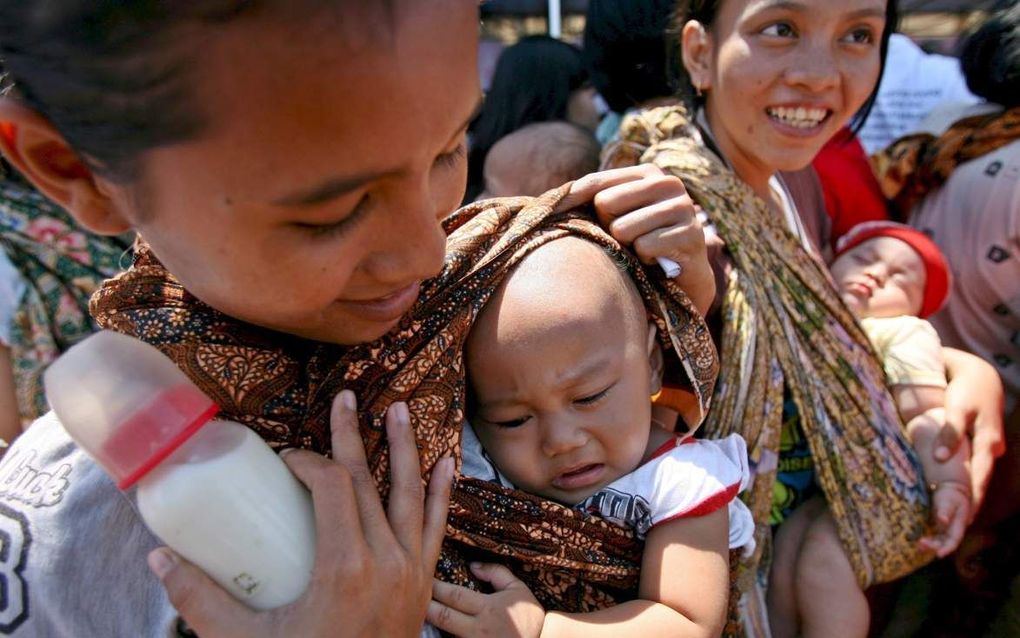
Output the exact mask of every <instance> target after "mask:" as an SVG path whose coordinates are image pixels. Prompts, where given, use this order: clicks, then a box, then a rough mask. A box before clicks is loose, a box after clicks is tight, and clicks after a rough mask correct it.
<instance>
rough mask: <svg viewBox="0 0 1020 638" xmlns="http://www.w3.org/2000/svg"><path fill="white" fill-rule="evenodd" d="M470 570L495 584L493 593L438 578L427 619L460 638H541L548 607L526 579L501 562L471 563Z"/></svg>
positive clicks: (433, 588)
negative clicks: (523, 579) (490, 637)
mask: <svg viewBox="0 0 1020 638" xmlns="http://www.w3.org/2000/svg"><path fill="white" fill-rule="evenodd" d="M471 572H472V573H473V574H474V575H475V576H477V577H478V578H479V579H481V580H484V581H485V582H487V583H490V584H491V585H492V588H493V589H494V590H495V592H494V593H491V594H483V593H480V592H476V591H474V590H471V589H468V588H467V587H460V586H459V585H451V584H449V583H444V582H443V581H440V580H437V581H435V583H434V585H433V587H432V602H431V603H430V604H429V612H428V621H429V622H430V623H432V624H433V625H435V626H436V627H438V628H440V629H442V630H443V631H446V632H449V633H451V634H453V635H454V636H459V637H461V638H474V637H475V636H478V637H482V636H500V637H503V638H511V637H513V638H538V637H539V636H540V635H541V634H542V625H543V624H544V623H545V610H544V609H542V605H540V604H539V602H538V601H537V600H536V599H535V596H534V595H533V594H532V593H531V590H530V589H528V586H527V585H525V584H524V582H523V581H521V580H519V579H518V578H517V577H516V576H514V575H513V573H511V572H510V570H509V569H507V568H506V567H503V566H502V565H493V564H488V563H485V564H483V563H472V564H471Z"/></svg>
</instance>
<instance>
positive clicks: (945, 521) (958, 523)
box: [921, 481, 971, 558]
mask: <svg viewBox="0 0 1020 638" xmlns="http://www.w3.org/2000/svg"><path fill="white" fill-rule="evenodd" d="M931 500H932V506H931V511H932V517H933V518H934V521H933V524H934V527H935V532H936V533H935V535H934V536H925V537H924V538H922V539H921V546H922V547H924V548H925V549H929V550H931V551H933V552H935V554H936V555H937V556H938V557H939V558H943V557H945V556H948V555H949V554H950V553H952V552H953V550H955V549H956V547H957V546H958V545H959V544H960V541H961V540H963V532H964V531H965V530H966V528H967V521H969V520H970V506H971V491H970V485H968V484H966V483H962V482H959V481H942V482H941V483H939V484H938V485H937V487H936V488H935V491H934V492H933V493H932V497H931Z"/></svg>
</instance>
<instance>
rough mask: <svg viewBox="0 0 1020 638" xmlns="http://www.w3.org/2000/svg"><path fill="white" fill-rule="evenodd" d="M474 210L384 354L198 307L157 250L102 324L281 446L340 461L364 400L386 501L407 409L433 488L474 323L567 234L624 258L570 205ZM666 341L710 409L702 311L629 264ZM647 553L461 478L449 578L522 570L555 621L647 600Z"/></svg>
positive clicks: (616, 533)
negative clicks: (492, 565) (389, 420)
mask: <svg viewBox="0 0 1020 638" xmlns="http://www.w3.org/2000/svg"><path fill="white" fill-rule="evenodd" d="M565 192H566V191H565V190H564V189H560V190H559V191H551V192H550V193H547V194H546V195H544V196H543V197H541V198H538V199H536V200H532V199H530V198H520V199H514V200H501V201H499V202H487V203H482V204H477V205H473V206H471V207H469V208H466V209H463V210H461V211H459V212H457V213H456V214H454V215H453V216H452V217H451V218H449V219H448V220H446V222H445V225H446V229H447V231H448V233H449V241H448V248H447V259H446V264H445V267H444V269H443V271H442V273H441V274H440V275H439V276H438V277H437V278H435V279H433V280H430V281H428V282H425V283H424V284H423V286H422V292H421V296H420V298H419V301H418V303H417V304H416V305H415V307H414V308H413V309H412V310H411V312H410V313H409V314H408V316H407V317H405V318H404V319H403V320H402V322H401V323H400V324H399V325H398V326H397V327H396V328H394V329H393V330H392V331H391V332H390V333H389V334H387V335H386V336H384V337H383V338H381V339H380V340H378V341H376V342H374V343H369V344H365V345H360V346H355V347H347V348H345V347H339V346H332V345H326V344H321V343H314V342H310V341H306V340H303V339H299V338H296V337H292V336H289V335H284V334H281V333H278V332H273V331H270V330H266V329H262V328H258V327H256V326H252V325H250V324H245V323H242V322H239V321H237V320H235V319H233V318H231V317H228V316H226V315H224V314H222V313H220V312H217V311H216V310H214V309H212V308H210V307H209V306H207V305H205V304H203V303H202V302H200V301H199V300H198V299H196V298H195V297H194V296H192V295H191V294H189V293H188V292H187V291H186V290H185V289H184V288H183V287H182V286H181V284H180V283H179V282H178V281H177V280H176V279H174V277H173V275H171V274H170V273H169V272H167V271H166V269H165V268H163V266H162V265H161V264H160V263H159V262H158V261H157V260H156V258H155V256H154V255H153V254H152V253H151V251H150V250H149V249H148V248H147V247H145V246H144V245H142V246H140V248H139V249H138V251H137V252H138V254H137V258H136V261H135V265H134V267H133V268H132V269H131V270H130V271H129V272H128V273H126V274H124V275H122V276H120V277H118V278H117V279H116V280H113V281H111V282H109V283H108V284H107V285H105V286H104V287H103V288H102V290H100V292H99V293H98V294H97V295H96V296H95V298H94V299H93V304H92V309H93V312H94V313H95V315H96V317H97V319H98V321H99V323H100V324H101V325H102V326H103V327H105V328H109V329H112V330H116V331H118V332H123V333H126V334H130V335H134V336H136V337H139V338H141V339H143V340H145V341H147V342H149V343H152V344H153V345H155V346H157V347H158V348H160V349H161V350H162V351H163V352H164V353H165V354H166V355H168V356H169V357H170V358H171V359H173V361H174V362H175V363H176V364H177V365H178V366H180V368H181V369H182V370H184V371H185V372H186V373H187V374H188V376H189V377H191V379H192V380H194V381H195V382H196V383H197V384H198V385H199V387H201V388H202V389H203V390H204V391H205V392H207V393H208V394H209V395H210V396H212V397H213V398H214V399H215V400H216V402H217V403H218V404H219V405H220V407H221V408H222V411H223V415H224V416H225V417H227V418H231V419H234V420H236V421H239V422H241V423H244V424H246V425H248V426H249V427H251V428H252V429H254V430H255V431H256V432H257V433H258V434H259V435H260V436H262V437H263V438H264V439H265V440H266V441H268V442H269V443H270V444H271V445H273V446H275V447H277V448H279V447H285V446H294V447H301V448H307V449H311V450H315V451H317V452H321V453H329V451H330V448H329V440H330V439H329V419H328V416H329V407H330V404H331V402H332V400H333V397H334V396H335V395H336V394H337V393H338V392H339V391H340V390H341V389H344V388H348V389H351V390H353V391H354V393H355V394H356V395H357V396H358V399H359V416H360V422H361V433H362V438H363V440H364V442H365V448H366V453H367V457H368V462H369V465H370V467H371V468H372V471H373V473H374V476H375V479H376V481H377V484H378V486H379V487H380V490H381V491H382V492H383V494H384V495H385V493H386V491H387V487H388V483H387V481H388V467H387V466H388V459H389V457H388V454H387V447H386V444H385V438H384V429H383V413H384V411H385V409H386V407H387V406H389V405H390V404H391V403H393V402H394V401H406V402H407V403H408V406H409V408H410V413H411V418H412V423H413V425H414V428H415V433H416V436H417V439H418V443H419V449H420V455H421V471H422V475H423V476H424V477H427V476H428V475H429V474H430V472H431V470H432V468H433V466H434V464H435V463H436V462H437V461H438V460H439V459H440V458H442V457H443V456H446V455H454V456H456V457H457V458H458V459H459V455H460V437H461V427H462V424H463V421H464V400H465V375H464V359H463V347H464V343H465V340H466V337H467V333H468V330H469V329H470V327H471V325H472V323H473V321H474V320H475V318H476V317H477V315H478V313H479V310H480V309H481V308H482V306H483V305H484V304H485V302H486V300H487V299H488V298H489V296H490V295H491V294H492V293H493V292H494V290H495V289H496V287H497V286H498V285H499V284H500V282H501V281H502V280H503V278H504V277H505V276H506V275H507V273H508V272H509V271H510V270H511V269H512V268H513V267H514V265H515V264H517V263H518V262H519V261H520V260H521V258H522V257H523V256H524V255H525V254H527V253H528V251H530V250H532V249H534V248H535V247H537V246H539V245H541V244H543V243H545V242H548V241H552V240H554V239H556V238H558V237H562V236H565V235H576V236H581V237H584V238H587V239H589V240H591V241H593V242H596V243H598V244H600V245H602V246H606V247H607V248H608V249H609V250H610V251H614V252H615V251H618V250H619V247H618V246H617V245H616V243H615V242H614V241H613V240H612V239H611V238H609V237H608V236H607V235H606V234H605V233H604V232H602V231H601V230H599V228H598V227H597V226H596V225H595V224H593V223H592V222H590V221H587V219H586V218H585V216H584V214H583V213H580V212H576V211H575V212H570V213H556V212H554V206H555V205H556V204H557V202H558V201H559V200H560V199H561V198H562V197H563V195H564V194H565ZM619 258H620V259H621V260H623V262H624V263H626V264H627V266H628V268H629V269H630V272H631V274H632V275H633V277H634V279H635V282H636V284H637V285H638V288H639V290H640V291H641V294H642V296H643V298H644V300H645V303H646V306H647V309H648V312H649V315H650V316H651V317H652V318H653V319H654V320H655V322H656V323H657V325H658V327H659V333H660V338H661V343H662V346H663V347H664V348H665V349H666V352H673V353H675V355H676V356H673V357H668V358H669V359H670V361H671V363H672V366H673V370H674V371H678V380H680V381H685V382H686V383H687V384H688V385H689V386H690V387H691V389H692V390H693V392H694V394H695V395H696V396H697V397H698V399H699V404H700V407H701V409H702V414H703V413H704V408H705V405H706V402H707V399H708V396H709V394H710V392H711V388H712V385H713V383H714V380H715V375H716V372H717V357H716V353H715V348H714V346H713V344H712V341H711V337H710V336H709V334H708V332H707V329H706V327H705V324H704V322H703V321H702V320H701V318H700V316H699V315H698V314H697V312H696V310H695V309H694V307H693V306H692V305H691V303H690V301H689V300H688V299H687V297H686V296H685V295H684V294H683V293H682V292H681V291H680V290H679V288H677V287H676V286H675V285H674V284H673V283H672V282H671V281H666V280H665V279H664V278H662V277H661V275H658V274H653V275H652V276H651V277H649V276H648V275H646V273H645V271H644V269H643V267H642V266H641V265H640V264H638V263H637V262H636V261H635V260H634V259H633V258H632V257H630V256H628V255H626V254H624V253H620V254H619ZM641 550H642V548H641V546H640V544H639V543H638V542H637V541H636V540H635V539H634V537H633V535H632V533H631V532H629V531H627V530H624V529H621V528H619V527H615V526H613V525H610V524H608V523H606V522H604V521H602V520H599V519H597V518H593V517H590V516H588V515H585V514H582V513H579V512H576V511H574V510H572V509H570V508H568V507H564V506H562V505H559V504H556V503H553V502H550V501H546V500H544V499H542V498H539V497H535V496H530V495H528V494H524V493H522V492H517V491H512V490H507V489H505V488H501V487H499V486H497V485H495V484H493V483H487V482H484V481H480V480H475V479H470V478H465V477H461V478H459V480H458V482H457V484H456V486H455V488H454V490H453V497H452V505H451V508H450V518H449V524H448V538H447V542H446V544H445V545H444V549H443V554H442V557H441V559H440V563H439V567H438V571H439V573H440V576H441V577H442V578H444V579H446V580H448V581H451V582H457V583H469V582H470V576H469V575H468V572H467V570H466V569H465V564H466V563H465V561H466V560H496V561H499V562H502V563H504V564H507V565H509V566H510V567H511V568H512V569H513V570H514V571H515V572H516V573H517V574H518V576H520V577H521V578H522V579H523V580H524V581H525V582H526V583H527V584H528V585H529V587H531V589H532V591H533V592H534V593H535V595H536V597H537V598H538V599H539V600H540V601H541V602H542V603H543V604H544V605H545V606H546V607H547V608H550V609H561V610H569V611H589V610H593V609H597V608H601V607H604V606H607V605H610V604H613V603H616V602H620V601H623V600H627V599H629V598H633V597H634V596H635V595H636V592H637V582H638V580H637V578H638V569H639V566H640V562H641Z"/></svg>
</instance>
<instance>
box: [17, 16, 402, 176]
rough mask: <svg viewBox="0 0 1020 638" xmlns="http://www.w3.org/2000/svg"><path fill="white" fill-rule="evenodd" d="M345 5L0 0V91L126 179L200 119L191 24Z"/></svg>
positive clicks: (197, 40) (101, 168) (195, 128)
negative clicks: (142, 158)
mask: <svg viewBox="0 0 1020 638" xmlns="http://www.w3.org/2000/svg"><path fill="white" fill-rule="evenodd" d="M344 4H345V3H344V2H342V1H341V0H333V1H329V0H303V1H302V2H298V1H297V0H185V1H177V0H28V1H26V0H0V64H2V65H3V68H4V70H5V71H6V75H5V77H4V85H5V86H4V91H5V92H8V93H11V94H12V95H14V96H16V97H17V99H19V100H21V101H23V102H24V103H25V104H26V105H27V106H29V107H31V108H32V109H33V110H35V111H37V112H38V113H40V114H41V115H43V116H44V117H46V118H47V119H48V120H49V122H50V123H51V124H53V126H55V127H56V128H57V130H59V131H60V133H61V134H62V135H63V136H64V137H65V138H66V139H67V141H68V143H69V144H70V145H71V146H72V147H73V148H74V149H75V150H76V151H77V152H78V154H79V155H80V156H81V157H82V159H83V160H84V161H86V162H87V163H88V164H89V166H90V168H92V169H93V170H94V171H96V172H97V173H99V174H101V175H103V176H104V177H107V178H109V179H113V180H118V181H122V182H123V181H129V180H131V179H133V178H135V177H136V176H137V172H138V163H137V160H138V157H139V155H141V154H142V153H143V152H145V151H146V150H149V149H152V148H155V147H158V146H161V145H165V144H170V143H173V142H178V141H182V140H186V139H189V138H191V137H194V136H196V135H198V134H200V132H201V130H202V128H203V126H204V125H205V124H206V122H205V121H204V118H203V114H202V113H201V110H200V108H199V106H198V104H196V103H195V100H193V99H191V98H192V95H191V89H192V86H191V84H192V82H191V79H192V78H191V72H192V71H193V69H194V68H196V67H197V66H198V60H199V59H200V56H201V51H200V50H196V49H199V48H200V47H201V37H200V36H199V37H196V36H195V35H194V34H195V31H196V29H197V28H201V27H206V26H211V27H214V28H215V27H216V26H222V25H223V24H225V23H228V22H231V21H233V20H235V19H238V18H240V17H242V16H248V15H251V14H255V13H256V12H259V11H262V10H264V9H272V10H274V12H276V13H280V19H286V18H288V17H290V15H289V14H286V10H293V16H294V17H303V16H306V15H307V14H308V11H307V10H306V9H309V8H311V9H323V10H327V9H329V8H333V7H340V6H343V5H344ZM349 4H352V6H353V3H349ZM359 4H360V3H359ZM366 4H367V3H366ZM366 11H374V12H378V13H379V14H380V15H382V14H386V16H387V17H386V18H384V19H382V20H387V21H388V20H389V17H390V14H391V13H392V8H391V7H390V2H389V1H388V0H387V1H385V2H376V3H375V4H373V5H372V7H370V8H369V9H366ZM274 18H275V15H274ZM253 63H257V62H256V61H253Z"/></svg>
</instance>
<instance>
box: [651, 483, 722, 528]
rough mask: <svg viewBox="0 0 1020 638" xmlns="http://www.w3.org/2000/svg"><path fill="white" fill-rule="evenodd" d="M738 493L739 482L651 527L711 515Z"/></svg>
mask: <svg viewBox="0 0 1020 638" xmlns="http://www.w3.org/2000/svg"><path fill="white" fill-rule="evenodd" d="M739 493H740V482H739V481H738V482H736V483H734V484H733V485H730V486H729V487H727V488H726V489H724V490H722V491H719V492H716V493H715V494H713V495H712V496H709V497H708V498H706V499H705V500H703V501H701V502H700V503H698V504H697V505H695V506H694V507H692V508H691V509H689V510H686V511H683V512H679V513H677V514H674V515H672V516H670V517H669V518H664V519H662V520H661V521H659V522H658V523H656V524H655V525H652V527H653V528H654V527H658V526H659V525H662V524H663V523H668V522H670V521H675V520H676V519H678V518H694V517H697V516H705V515H706V514H711V513H712V512H714V511H716V510H718V509H721V508H723V507H726V506H727V505H729V503H730V501H732V500H733V499H735V498H736V497H737V494H739Z"/></svg>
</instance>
